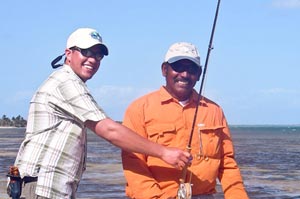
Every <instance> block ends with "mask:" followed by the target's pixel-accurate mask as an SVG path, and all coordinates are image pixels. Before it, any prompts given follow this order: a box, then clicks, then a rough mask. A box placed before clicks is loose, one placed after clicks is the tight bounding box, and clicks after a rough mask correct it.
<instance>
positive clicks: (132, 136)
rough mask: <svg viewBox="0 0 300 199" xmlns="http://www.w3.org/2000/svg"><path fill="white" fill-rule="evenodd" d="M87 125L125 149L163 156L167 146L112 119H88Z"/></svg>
mask: <svg viewBox="0 0 300 199" xmlns="http://www.w3.org/2000/svg"><path fill="white" fill-rule="evenodd" d="M86 125H87V127H88V128H90V129H91V130H92V131H94V132H95V133H96V134H97V135H99V136H100V137H102V138H104V139H106V140H107V141H109V142H111V143H112V144H113V145H116V146H118V147H120V148H122V149H123V150H126V151H131V152H136V153H142V154H146V155H150V156H154V157H158V158H162V156H163V152H164V150H165V148H164V147H163V146H161V145H159V144H156V143H154V142H150V141H148V140H147V139H145V138H143V137H141V136H140V135H138V134H136V133H135V132H133V131H131V130H130V129H129V128H127V127H125V126H123V125H121V124H119V123H117V122H115V121H113V120H111V119H104V120H101V121H99V122H93V121H87V122H86Z"/></svg>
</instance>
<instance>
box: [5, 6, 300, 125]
mask: <svg viewBox="0 0 300 199" xmlns="http://www.w3.org/2000/svg"><path fill="white" fill-rule="evenodd" d="M216 5H217V0H206V1H204V0H186V1H182V0H181V1H179V0H160V1H158V0H157V1H149V0H148V1H147V0H144V1H142V0H126V1H117V0H110V1H107V0H105V1H104V0H97V1H79V0H72V1H70V0H64V1H61V0H51V1H40V0H28V1H21V0H19V1H17V0H13V1H1V3H0V6H1V10H2V11H1V12H0V19H1V31H0V44H1V46H0V54H1V65H0V67H1V78H0V85H1V86H0V87H1V88H0V95H1V98H0V115H6V116H8V117H13V116H17V115H21V116H22V117H24V118H25V119H26V118H27V114H28V108H29V103H30V100H31V97H32V95H33V94H34V92H35V91H36V90H37V88H38V87H39V86H40V84H41V83H42V82H43V81H44V80H45V79H46V78H47V77H48V75H49V74H50V73H51V72H53V69H52V68H51V66H50V62H51V61H52V60H53V59H54V58H55V57H57V56H58V55H60V54H62V53H63V52H64V50H65V46H66V40H67V38H68V36H69V35H70V34H71V33H72V32H73V31H74V30H76V29H77V28H80V27H90V28H94V29H96V30H98V32H99V33H100V34H101V36H102V38H103V41H104V43H105V44H106V45H107V46H108V48H109V56H107V57H105V58H104V59H103V60H102V62H101V66H100V69H99V71H98V73H97V74H96V75H95V76H94V77H93V79H91V80H89V81H88V82H87V85H88V87H89V89H90V91H91V93H92V94H93V96H94V97H95V100H96V101H97V102H98V104H99V105H100V106H101V107H102V108H103V109H104V110H105V112H106V113H107V114H108V115H109V116H110V117H111V118H112V119H114V120H118V121H122V118H123V114H124V112H125V110H126V108H127V106H128V105H129V104H130V103H131V102H132V101H133V100H134V99H136V98H138V97H140V96H142V95H144V94H146V93H148V92H151V91H154V90H157V89H159V87H160V86H162V85H164V84H165V79H164V77H163V76H162V74H161V63H162V62H163V59H164V56H165V53H166V52H167V49H168V48H169V46H170V45H171V44H173V43H175V42H180V41H186V42H191V43H193V44H195V45H196V46H197V47H198V50H199V52H200V57H201V64H202V65H204V62H205V59H206V54H207V50H208V44H209V39H210V34H211V29H212V24H213V19H214V15H215V9H216ZM299 23H300V0H251V1H240V0H222V1H221V4H220V10H219V16H218V21H217V25H216V30H215V34H214V40H213V47H214V49H213V50H212V51H211V53H210V57H209V62H208V66H207V73H206V77H205V79H206V81H205V85H204V91H203V93H202V94H203V95H205V96H206V97H208V98H210V99H211V100H213V101H215V102H216V103H217V104H219V105H220V106H221V107H222V108H223V111H224V113H225V116H226V118H227V121H228V123H229V124H232V125H242V124H243V125H265V124H270V125H271V124H278V125H281V124H284V125H294V124H300V80H299V79H300V78H299V74H300V55H299V52H300V48H299V47H300V38H299V37H300V36H299V35H300V25H299ZM199 87H200V83H198V84H197V85H196V86H195V89H196V90H197V91H199Z"/></svg>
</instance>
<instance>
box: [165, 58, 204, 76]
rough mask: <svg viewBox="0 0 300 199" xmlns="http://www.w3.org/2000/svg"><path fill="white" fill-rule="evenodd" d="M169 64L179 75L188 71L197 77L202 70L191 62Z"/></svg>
mask: <svg viewBox="0 0 300 199" xmlns="http://www.w3.org/2000/svg"><path fill="white" fill-rule="evenodd" d="M168 64H169V65H170V66H171V68H172V69H173V70H174V71H175V72H177V73H182V72H185V71H186V72H188V73H189V74H192V75H196V74H197V73H198V72H199V71H200V70H201V68H200V67H199V66H198V65H197V64H195V63H193V62H191V63H182V62H178V61H177V62H174V63H171V64H170V63H168Z"/></svg>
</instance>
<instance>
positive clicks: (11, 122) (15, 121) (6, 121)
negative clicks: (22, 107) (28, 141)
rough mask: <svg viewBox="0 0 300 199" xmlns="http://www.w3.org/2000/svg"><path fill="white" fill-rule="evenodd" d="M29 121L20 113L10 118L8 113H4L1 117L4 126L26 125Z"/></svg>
mask: <svg viewBox="0 0 300 199" xmlns="http://www.w3.org/2000/svg"><path fill="white" fill-rule="evenodd" d="M26 124H27V121H26V120H25V119H24V118H23V117H21V116H20V115H18V116H17V117H12V118H11V119H10V118H8V117H7V116H6V115H3V116H2V118H1V119H0V126H3V127H25V126H26Z"/></svg>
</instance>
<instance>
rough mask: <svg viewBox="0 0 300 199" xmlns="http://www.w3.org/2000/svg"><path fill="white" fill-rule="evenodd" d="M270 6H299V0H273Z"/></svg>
mask: <svg viewBox="0 0 300 199" xmlns="http://www.w3.org/2000/svg"><path fill="white" fill-rule="evenodd" d="M272 6H274V7H277V8H300V0H273V1H272Z"/></svg>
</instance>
